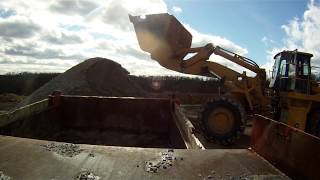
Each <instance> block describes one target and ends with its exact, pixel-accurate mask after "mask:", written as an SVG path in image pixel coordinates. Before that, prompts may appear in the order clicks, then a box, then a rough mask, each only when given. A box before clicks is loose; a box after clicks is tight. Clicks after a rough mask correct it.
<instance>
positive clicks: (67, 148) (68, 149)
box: [41, 143, 83, 157]
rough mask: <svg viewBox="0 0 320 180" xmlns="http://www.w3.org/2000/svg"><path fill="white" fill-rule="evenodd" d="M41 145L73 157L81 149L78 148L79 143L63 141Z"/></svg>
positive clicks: (62, 154)
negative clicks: (61, 142)
mask: <svg viewBox="0 0 320 180" xmlns="http://www.w3.org/2000/svg"><path fill="white" fill-rule="evenodd" d="M41 146H43V147H44V148H45V149H46V150H48V151H52V152H55V153H57V154H59V155H61V156H65V157H73V156H76V155H78V154H80V153H81V152H82V151H83V149H80V146H79V145H77V144H70V143H64V144H56V143H51V144H47V145H41Z"/></svg>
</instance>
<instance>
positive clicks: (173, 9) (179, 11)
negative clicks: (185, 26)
mask: <svg viewBox="0 0 320 180" xmlns="http://www.w3.org/2000/svg"><path fill="white" fill-rule="evenodd" d="M172 11H173V12H175V13H177V14H179V13H181V12H182V9H181V7H178V6H173V7H172Z"/></svg>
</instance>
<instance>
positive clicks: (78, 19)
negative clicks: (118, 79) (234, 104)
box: [0, 0, 248, 75]
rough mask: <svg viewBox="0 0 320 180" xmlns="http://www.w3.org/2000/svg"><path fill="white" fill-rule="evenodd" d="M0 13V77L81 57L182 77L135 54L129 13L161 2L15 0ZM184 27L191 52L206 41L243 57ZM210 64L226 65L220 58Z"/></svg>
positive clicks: (222, 41)
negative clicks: (191, 41) (111, 61)
mask: <svg viewBox="0 0 320 180" xmlns="http://www.w3.org/2000/svg"><path fill="white" fill-rule="evenodd" d="M1 7H6V8H5V11H4V10H2V9H4V8H1ZM0 10H2V11H0V14H1V13H2V14H5V15H2V17H0V29H1V31H0V64H1V68H0V74H1V73H6V72H11V71H12V72H20V71H32V72H37V71H38V72H51V71H53V72H63V71H65V70H67V69H68V68H70V67H71V66H73V65H75V64H77V63H80V62H82V61H83V60H84V59H85V58H90V57H97V56H101V57H105V58H109V59H112V60H115V61H117V62H119V63H120V64H121V65H123V66H124V67H125V68H127V69H128V71H130V73H133V74H139V75H169V74H171V75H177V74H179V75H181V74H180V73H177V72H173V71H170V70H167V69H165V68H163V67H161V66H160V65H159V64H158V63H157V62H156V61H153V60H151V58H150V56H149V54H148V53H146V52H143V51H142V50H141V49H140V47H139V45H138V42H137V39H136V36H135V32H134V29H133V25H132V24H131V23H130V21H129V18H128V14H132V15H143V14H153V13H165V12H168V8H167V5H166V3H165V2H164V1H163V0H139V1H132V0H108V1H105V0H95V1H93V0H92V1H89V0H74V1H71V0H59V1H38V0H28V2H26V1H24V0H16V1H5V2H4V1H0ZM178 11H179V10H177V12H178ZM185 26H186V28H187V29H188V30H190V32H191V33H192V34H193V36H194V39H193V46H194V47H196V46H203V45H205V44H206V43H209V42H210V43H214V44H215V45H220V46H222V47H224V48H227V49H229V50H232V51H234V52H237V53H239V54H242V55H245V54H247V53H248V51H247V49H246V48H243V47H241V46H239V45H237V44H236V43H234V42H232V41H230V40H228V39H226V38H224V37H220V36H215V35H211V34H203V33H201V32H199V31H196V30H195V29H194V28H192V27H191V26H189V25H185ZM3 30H4V31H3ZM211 59H212V60H213V61H220V62H221V63H223V64H225V65H229V64H227V61H225V60H222V58H220V57H215V56H212V57H211Z"/></svg>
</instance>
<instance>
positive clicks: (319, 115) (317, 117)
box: [306, 110, 320, 137]
mask: <svg viewBox="0 0 320 180" xmlns="http://www.w3.org/2000/svg"><path fill="white" fill-rule="evenodd" d="M306 131H307V132H308V133H310V134H312V135H314V136H317V137H320V110H313V111H311V113H310V115H309V116H308V122H307V127H306Z"/></svg>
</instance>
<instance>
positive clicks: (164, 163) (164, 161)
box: [145, 149, 177, 173]
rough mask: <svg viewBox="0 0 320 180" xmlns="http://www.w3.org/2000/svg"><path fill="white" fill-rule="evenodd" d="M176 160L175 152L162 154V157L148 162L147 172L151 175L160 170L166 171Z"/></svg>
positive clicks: (171, 150)
mask: <svg viewBox="0 0 320 180" xmlns="http://www.w3.org/2000/svg"><path fill="white" fill-rule="evenodd" d="M176 159H177V158H176V157H175V156H174V150H173V149H169V150H168V151H167V152H162V153H161V156H160V157H158V158H156V159H152V160H149V161H146V162H145V164H146V166H145V170H146V171H147V172H149V173H157V172H159V171H160V170H165V169H168V168H170V167H171V166H173V164H174V161H175V160H176Z"/></svg>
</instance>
